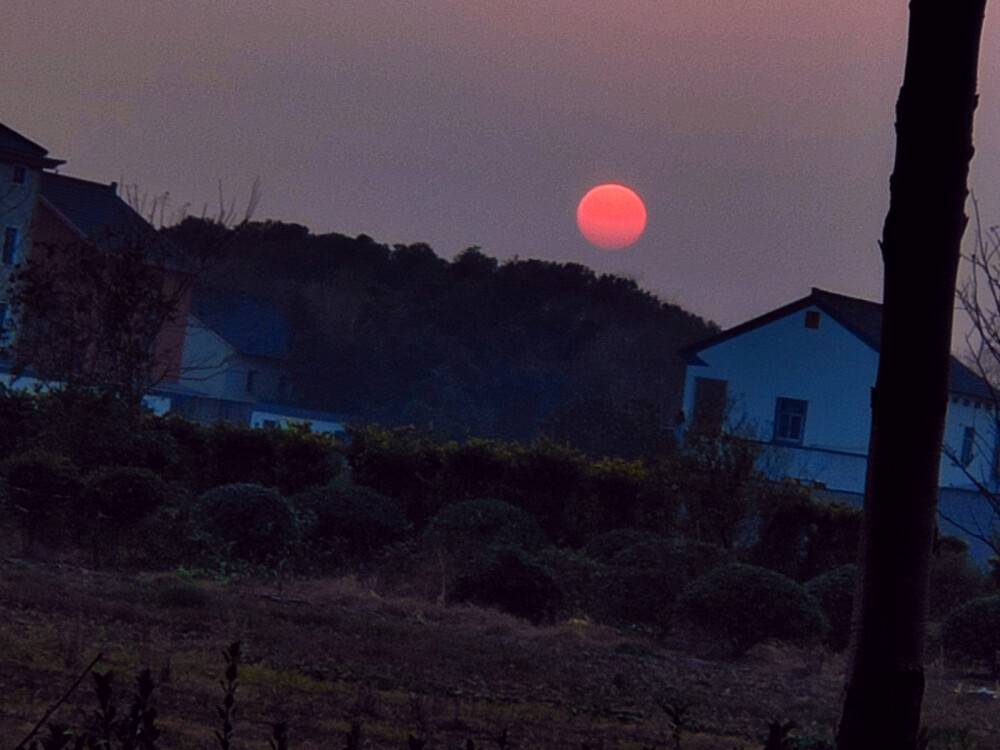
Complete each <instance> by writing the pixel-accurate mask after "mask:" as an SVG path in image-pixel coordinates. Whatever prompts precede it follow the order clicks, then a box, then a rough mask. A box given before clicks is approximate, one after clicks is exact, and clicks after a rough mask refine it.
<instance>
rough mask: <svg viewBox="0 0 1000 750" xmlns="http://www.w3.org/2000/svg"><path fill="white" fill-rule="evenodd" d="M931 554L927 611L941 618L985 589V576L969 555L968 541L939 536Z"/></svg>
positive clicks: (933, 617) (932, 615)
mask: <svg viewBox="0 0 1000 750" xmlns="http://www.w3.org/2000/svg"><path fill="white" fill-rule="evenodd" d="M939 541H940V544H939V547H940V548H939V550H938V551H937V552H936V553H935V554H934V556H933V557H931V566H930V601H929V602H928V605H929V614H930V616H931V618H932V619H935V620H938V621H940V620H941V619H943V618H944V617H945V616H946V615H947V614H948V613H949V612H951V611H952V610H953V609H955V607H957V606H959V605H960V604H964V603H965V602H967V601H970V600H972V599H975V598H977V597H979V596H981V595H982V594H984V593H986V592H985V591H984V589H985V588H986V581H985V576H984V574H983V573H982V571H980V570H979V568H978V567H977V566H976V563H975V562H973V561H972V559H971V558H970V557H969V543H968V542H966V541H964V540H962V539H956V538H955V537H951V536H942V537H941V539H940V540H939Z"/></svg>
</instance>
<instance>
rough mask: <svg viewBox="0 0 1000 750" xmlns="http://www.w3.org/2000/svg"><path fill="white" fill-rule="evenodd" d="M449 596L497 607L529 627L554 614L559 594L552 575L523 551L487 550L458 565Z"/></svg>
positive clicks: (508, 548)
mask: <svg viewBox="0 0 1000 750" xmlns="http://www.w3.org/2000/svg"><path fill="white" fill-rule="evenodd" d="M451 596H452V597H453V598H454V599H456V600H458V601H462V602H471V603H473V604H479V605H482V606H495V607H500V608H501V609H503V610H505V611H506V612H510V613H511V614H512V615H516V616H518V617H523V618H525V619H527V620H530V621H531V622H533V623H536V624H537V623H539V622H542V621H543V620H546V619H549V618H551V617H553V616H555V614H556V613H557V612H558V610H559V608H560V605H561V604H562V601H563V594H562V591H560V589H559V585H558V584H557V583H556V581H555V579H554V578H553V577H552V574H551V573H550V572H549V571H548V569H546V568H545V567H544V566H543V565H540V564H539V563H537V562H535V561H534V560H532V559H531V557H530V556H529V555H527V554H526V553H525V552H524V551H523V550H520V549H513V548H510V547H491V548H490V549H488V550H484V551H482V552H480V553H479V554H477V555H474V556H472V557H467V558H463V559H462V560H461V561H460V562H459V570H458V574H457V575H456V576H455V580H454V582H453V583H452V587H451Z"/></svg>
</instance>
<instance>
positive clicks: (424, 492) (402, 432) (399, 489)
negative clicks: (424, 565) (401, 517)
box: [347, 425, 443, 529]
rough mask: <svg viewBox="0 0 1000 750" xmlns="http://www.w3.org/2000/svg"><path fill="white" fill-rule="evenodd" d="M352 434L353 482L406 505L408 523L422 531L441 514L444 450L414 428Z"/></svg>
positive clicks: (373, 428) (376, 428) (374, 427)
mask: <svg viewBox="0 0 1000 750" xmlns="http://www.w3.org/2000/svg"><path fill="white" fill-rule="evenodd" d="M349 433H350V440H349V441H348V449H347V458H348V460H349V462H350V465H351V471H352V476H353V478H354V482H355V483H356V484H359V485H364V486H366V487H371V488H372V489H374V490H375V491H376V492H380V493H381V494H383V495H387V496H389V497H392V498H395V499H396V500H399V501H400V502H403V503H405V504H406V517H407V520H408V521H409V522H410V523H412V524H413V525H414V526H415V527H416V528H417V529H422V528H423V527H424V525H425V524H426V523H427V521H428V519H429V518H430V517H431V516H433V515H434V513H435V512H436V511H437V510H438V502H437V490H436V485H437V483H438V477H439V474H440V472H441V467H442V463H443V457H442V453H441V447H440V446H439V445H437V444H436V443H434V442H433V441H431V440H429V439H428V438H427V437H425V436H423V435H421V434H420V433H418V432H417V431H416V430H415V429H413V428H398V429H385V428H382V427H379V426H378V425H369V426H368V427H366V428H364V429H360V430H350V431H349Z"/></svg>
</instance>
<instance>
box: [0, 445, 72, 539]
mask: <svg viewBox="0 0 1000 750" xmlns="http://www.w3.org/2000/svg"><path fill="white" fill-rule="evenodd" d="M0 471H2V473H3V476H4V477H5V479H6V480H7V488H8V493H9V501H10V504H11V509H12V511H13V514H14V515H15V517H17V518H18V519H19V524H20V526H21V527H22V528H23V529H24V532H25V541H26V543H27V546H29V547H30V545H31V544H32V543H34V542H36V541H41V540H42V539H43V538H46V539H47V540H48V541H52V542H61V541H63V538H64V536H65V534H66V532H67V525H66V524H67V520H68V510H69V508H70V507H71V506H72V504H73V503H75V502H76V501H77V500H78V499H79V497H80V493H81V492H82V490H83V481H82V480H81V478H80V473H79V471H78V470H77V468H76V465H75V464H74V463H73V462H72V461H70V460H69V459H68V458H66V457H65V456H60V455H58V454H54V453H48V452H46V451H41V450H31V451H27V452H25V453H20V454H17V455H14V456H11V457H10V458H8V459H7V460H6V461H4V462H3V464H2V466H0Z"/></svg>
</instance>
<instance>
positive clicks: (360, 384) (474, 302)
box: [168, 219, 714, 457]
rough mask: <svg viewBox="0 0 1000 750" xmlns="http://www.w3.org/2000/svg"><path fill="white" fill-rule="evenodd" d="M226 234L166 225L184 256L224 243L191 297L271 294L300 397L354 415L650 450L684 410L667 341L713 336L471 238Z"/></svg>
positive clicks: (701, 325)
mask: <svg viewBox="0 0 1000 750" xmlns="http://www.w3.org/2000/svg"><path fill="white" fill-rule="evenodd" d="M225 231H226V230H224V229H222V228H220V227H219V226H218V225H217V224H212V223H209V222H204V221H200V220H195V219H187V220H185V221H184V222H182V223H181V224H179V225H177V226H175V227H173V228H172V229H170V230H168V232H169V235H170V237H171V238H172V239H173V240H174V242H176V243H177V244H178V245H180V246H181V247H182V248H185V249H187V250H191V251H197V249H198V248H199V247H224V248H225V252H224V253H223V254H222V256H221V257H219V258H218V259H216V261H215V262H214V263H212V264H211V268H210V270H209V271H208V272H206V273H205V274H204V275H203V276H202V277H201V278H200V279H199V282H198V288H197V294H196V298H197V297H201V298H206V297H208V296H211V295H212V294H213V292H216V291H225V292H228V293H234V292H235V293H244V294H250V295H253V296H255V297H257V298H260V299H266V300H269V301H270V302H273V303H277V304H278V305H279V306H280V307H281V309H283V310H284V312H285V314H286V317H287V320H288V321H289V323H290V325H291V329H292V330H291V334H292V336H291V353H290V355H291V367H292V373H293V382H294V383H295V389H296V393H297V396H298V398H299V399H301V401H302V402H304V403H305V404H306V405H309V406H311V407H314V408H319V409H324V410H328V411H333V412H337V413H341V414H344V415H346V416H347V417H349V418H353V419H356V420H359V421H362V422H378V423H381V424H397V425H406V424H413V425H416V426H418V427H420V428H421V429H430V430H432V431H433V432H434V433H435V434H436V435H438V436H440V437H442V438H451V439H460V438H464V437H468V436H477V437H486V438H498V439H507V440H521V441H526V440H531V439H532V438H534V437H536V436H538V435H539V434H547V435H549V436H551V437H554V438H556V439H559V440H567V441H569V442H571V443H572V444H573V445H575V446H577V447H579V448H580V449H582V450H585V451H588V452H592V453H597V454H603V453H613V454H614V455H622V456H627V457H635V456H639V455H643V454H648V453H650V452H655V451H657V450H660V449H662V447H663V445H664V443H665V441H667V440H668V439H669V438H668V435H669V428H670V427H671V426H672V422H673V420H674V418H675V416H676V413H677V410H678V409H679V408H680V403H681V393H682V389H683V378H684V364H683V362H682V361H681V359H680V357H679V356H678V355H677V350H678V349H679V348H680V347H682V346H684V345H685V344H688V343H690V342H692V341H694V340H697V339H699V338H701V337H704V336H706V335H708V334H710V333H712V332H713V330H714V328H713V326H712V325H710V324H708V323H706V322H705V321H704V320H702V319H700V318H698V317H697V316H694V315H692V314H690V313H688V312H685V311H684V310H682V309H681V308H680V307H678V306H676V305H671V304H666V303H664V302H662V301H661V300H659V299H657V298H656V297H655V296H653V295H652V294H650V293H648V292H645V291H643V290H642V289H640V288H639V287H638V285H637V284H636V283H635V282H634V281H632V280H630V279H626V278H622V277H620V276H614V275H608V274H602V275H599V274H596V273H595V272H594V271H592V270H590V269H589V268H586V267H584V266H582V265H579V264H575V263H554V262H549V261H541V260H521V259H516V258H515V259H513V260H510V261H506V262H503V263H501V262H498V261H497V260H496V259H495V258H492V257H490V256H489V255H487V254H486V253H484V252H483V251H482V250H480V249H478V248H474V247H473V248H469V249H467V250H465V251H463V252H462V253H460V254H459V255H458V256H457V257H455V258H454V259H453V260H451V261H448V260H445V259H442V258H440V257H438V256H437V254H436V253H435V252H434V250H433V249H432V248H430V247H429V246H427V245H425V244H413V245H395V246H393V247H389V246H387V245H383V244H379V243H377V242H375V241H373V240H372V239H371V238H369V237H367V236H365V235H360V236H358V237H357V238H350V237H346V236H343V235H340V234H332V233H331V234H322V235H316V234H312V233H311V232H310V231H309V230H308V229H307V228H306V227H303V226H300V225H296V224H285V223H281V222H273V221H266V222H260V223H253V224H250V225H248V226H244V227H242V228H241V229H240V230H239V231H238V232H237V233H234V234H232V235H231V236H229V237H228V238H225V237H220V234H221V233H224V232H225Z"/></svg>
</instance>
